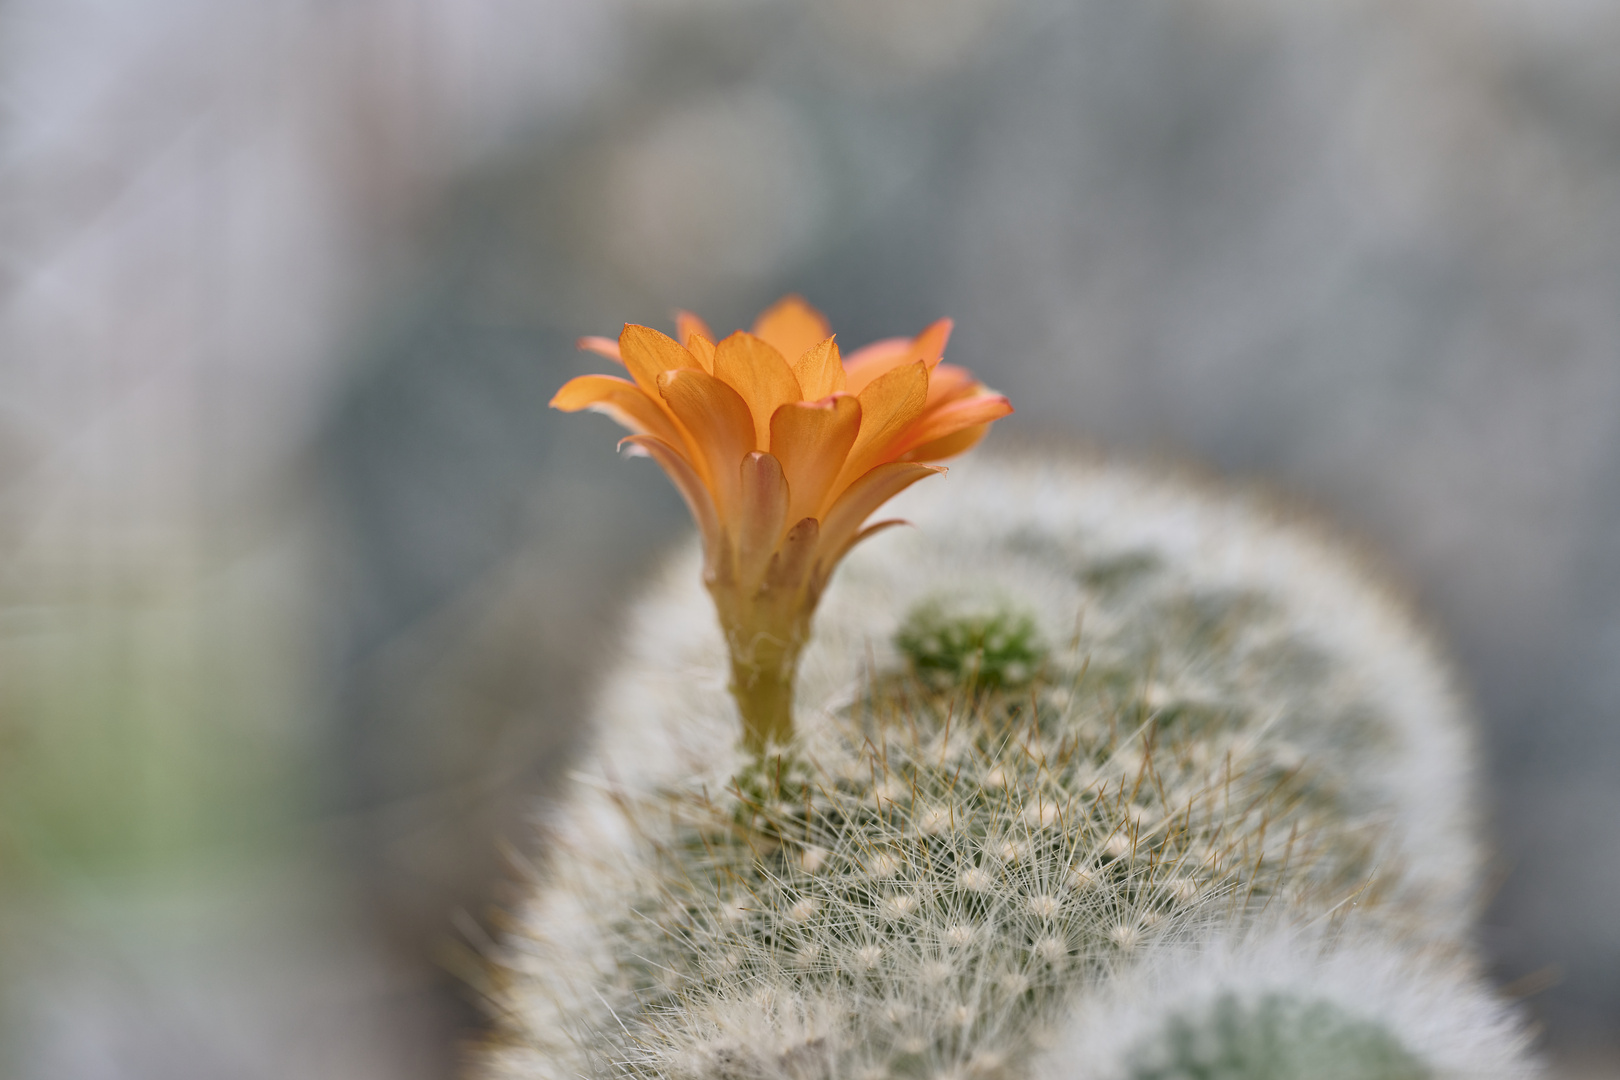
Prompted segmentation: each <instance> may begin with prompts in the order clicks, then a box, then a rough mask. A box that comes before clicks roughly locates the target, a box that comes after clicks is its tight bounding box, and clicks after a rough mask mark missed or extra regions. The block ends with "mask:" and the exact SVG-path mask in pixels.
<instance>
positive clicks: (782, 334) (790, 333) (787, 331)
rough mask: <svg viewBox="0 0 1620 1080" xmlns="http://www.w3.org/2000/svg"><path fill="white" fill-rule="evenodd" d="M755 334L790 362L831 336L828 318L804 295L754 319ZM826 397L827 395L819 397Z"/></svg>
mask: <svg viewBox="0 0 1620 1080" xmlns="http://www.w3.org/2000/svg"><path fill="white" fill-rule="evenodd" d="M754 335H755V336H756V337H761V338H764V339H765V340H766V341H768V342H770V343H771V347H772V348H774V349H775V350H776V351H777V352H779V353H781V354H782V355H783V356H785V357H787V358H788V359H790V360H791V359H793V358H794V357H797V356H801V355H803V353H804V351H805V350H806V349H809V348H811V347H812V346H814V345H816V344H817V343H818V342H821V341H825V340H826V339H827V338H828V337H831V336H832V329H831V328H830V327H828V325H827V317H826V316H825V315H823V314H822V313H821V312H819V311H817V310H816V309H815V308H813V307H811V306H810V305H809V304H807V303H805V302H804V297H802V296H791V295H790V296H784V297H782V299H780V300H778V301H777V302H776V303H774V304H772V305H771V306H770V307H768V308H766V309H765V311H764V313H763V314H761V315H760V317H759V318H757V319H755V320H754ZM820 396H825V395H820Z"/></svg>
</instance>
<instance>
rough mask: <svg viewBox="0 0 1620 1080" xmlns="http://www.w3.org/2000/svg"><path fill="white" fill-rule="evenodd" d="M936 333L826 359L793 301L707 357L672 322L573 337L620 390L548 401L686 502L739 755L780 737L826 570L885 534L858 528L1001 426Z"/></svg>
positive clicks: (811, 321)
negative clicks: (607, 367) (593, 415)
mask: <svg viewBox="0 0 1620 1080" xmlns="http://www.w3.org/2000/svg"><path fill="white" fill-rule="evenodd" d="M950 332H951V322H950V320H949V319H941V320H940V321H939V322H936V323H934V324H933V325H931V326H929V327H928V328H927V329H925V330H923V332H922V333H920V334H918V335H917V336H916V337H914V338H910V339H906V338H891V339H888V340H885V341H879V342H876V343H874V344H871V345H868V346H866V347H865V348H862V349H859V350H857V351H856V352H853V353H851V354H850V355H849V356H848V357H847V358H842V357H840V355H839V351H838V345H837V343H836V342H835V340H834V339H833V337H832V335H831V333H830V332H829V328H828V325H827V321H826V319H825V317H823V316H822V314H821V313H820V312H818V311H816V310H815V309H814V308H812V307H810V306H809V305H808V304H806V303H805V302H804V301H803V300H801V299H800V298H798V297H796V296H789V297H786V298H784V299H782V300H781V301H779V302H778V303H777V304H775V305H774V306H773V307H771V308H770V309H768V310H767V311H765V313H764V314H762V315H760V317H759V319H758V320H757V321H756V322H755V323H754V328H753V332H752V333H748V332H744V331H741V330H739V331H737V332H736V333H734V334H732V335H730V336H729V337H726V338H724V339H722V340H720V341H719V342H718V343H717V342H715V341H714V335H713V334H712V333H711V332H710V331H709V329H708V327H707V326H706V325H705V324H704V323H703V322H702V320H700V319H698V318H697V317H696V316H693V315H689V314H686V313H682V314H681V315H679V316H678V318H677V333H678V335H679V337H680V340H679V341H677V340H675V339H674V338H670V337H667V336H666V335H664V334H661V333H659V332H658V331H657V330H652V329H649V328H648V327H645V326H635V325H627V326H626V327H625V328H624V332H623V333H622V334H620V335H619V340H618V341H617V342H614V341H612V340H610V339H607V338H594V337H593V338H584V339H582V340H581V341H580V345H581V347H582V348H586V349H590V350H592V351H594V352H598V353H601V354H603V355H605V356H608V357H610V358H612V359H614V360H617V361H619V362H620V363H621V364H623V365H624V367H625V368H627V369H628V372H629V375H630V378H629V379H622V378H617V377H614V376H611V375H582V376H580V377H578V378H576V379H572V380H570V381H569V382H568V383H567V384H566V385H564V386H563V388H562V389H561V390H559V391H558V392H557V395H556V397H554V398H552V400H551V405H552V407H553V408H557V409H561V410H563V411H564V412H578V411H580V410H582V409H591V410H594V411H597V412H601V413H605V414H607V415H608V416H610V417H612V418H613V419H614V420H616V421H618V422H619V423H620V424H622V425H624V426H625V427H626V428H628V429H630V431H631V432H632V434H630V435H629V436H627V437H626V438H625V439H624V440H623V442H622V444H621V445H626V446H628V447H630V448H632V449H633V450H634V451H635V452H636V453H639V454H643V455H645V456H647V457H651V458H652V459H653V460H654V461H656V462H657V463H658V464H659V465H660V466H662V467H663V469H664V471H665V472H666V473H668V474H669V477H670V479H671V480H672V481H673V482H674V484H675V486H676V487H677V488H678V489H679V490H680V493H681V495H682V496H683V497H684V498H685V499H686V502H687V505H688V506H689V507H690V508H691V511H692V516H693V518H694V519H695V520H696V522H697V526H698V529H699V531H700V532H701V533H702V536H703V548H704V584H705V585H706V586H707V588H708V590H709V593H710V595H711V596H712V597H713V598H714V602H715V606H716V608H717V609H718V612H719V616H720V623H721V627H722V629H723V630H724V631H725V636H726V644H727V647H728V649H729V651H730V657H731V692H732V695H733V697H734V698H735V699H736V701H737V705H738V708H739V710H740V712H741V714H742V721H743V739H744V743H745V744H746V745H747V746H748V747H749V748H750V749H752V750H755V751H757V752H763V751H764V750H765V748H766V747H767V746H768V745H770V744H772V743H784V742H786V741H787V740H788V739H789V738H790V737H791V736H792V734H793V719H792V707H793V680H794V675H795V672H796V670H797V667H798V658H799V652H800V650H801V649H802V648H803V646H804V643H805V641H806V640H807V639H808V637H809V631H810V620H811V617H812V616H813V615H814V614H815V609H816V604H817V603H818V602H819V600H820V598H821V593H822V590H823V589H824V588H825V587H826V584H827V580H828V578H829V577H830V576H831V574H832V572H833V569H834V568H835V567H836V566H837V565H838V562H839V560H840V559H842V558H843V557H844V555H845V554H846V553H847V552H848V551H849V550H850V548H852V547H853V546H854V545H856V544H858V543H859V542H860V541H861V540H863V539H865V538H866V537H868V536H871V535H872V534H874V533H876V532H878V531H879V530H881V529H884V528H887V527H888V526H890V525H894V524H898V522H896V521H881V522H878V523H876V524H873V525H868V524H866V522H867V519H868V518H869V517H871V515H872V514H873V512H874V511H876V510H877V508H878V507H879V506H881V505H882V504H883V503H884V502H886V501H888V500H889V499H890V498H892V497H893V496H894V495H896V494H898V493H899V492H901V491H903V490H904V489H905V488H907V487H909V486H910V485H912V484H913V483H915V482H917V481H918V480H921V479H922V478H923V477H925V476H929V475H931V474H933V473H937V472H943V471H944V470H943V469H941V468H939V467H938V466H935V465H931V464H929V462H933V461H938V460H940V459H942V458H947V457H951V456H953V455H955V454H959V453H961V452H962V451H964V450H967V449H968V448H969V447H971V446H973V445H974V444H975V443H976V442H978V441H979V440H980V439H981V438H983V437H984V434H985V432H986V431H987V430H988V429H989V426H990V424H991V422H992V421H994V420H997V419H999V418H1001V417H1003V416H1006V415H1007V414H1008V413H1010V412H1012V406H1011V405H1010V404H1008V402H1007V399H1006V398H1005V397H1002V396H1001V395H1000V394H997V393H994V392H993V391H991V390H989V389H987V388H986V387H985V386H984V384H983V383H980V382H978V381H977V380H976V379H974V377H973V375H972V374H971V373H970V372H968V371H967V370H966V369H964V368H960V367H954V366H952V365H950V364H943V363H941V362H940V360H941V357H942V356H943V355H944V352H945V344H946V341H947V340H948V338H949V337H950Z"/></svg>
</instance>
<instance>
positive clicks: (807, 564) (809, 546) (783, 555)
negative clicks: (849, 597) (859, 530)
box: [763, 518, 821, 607]
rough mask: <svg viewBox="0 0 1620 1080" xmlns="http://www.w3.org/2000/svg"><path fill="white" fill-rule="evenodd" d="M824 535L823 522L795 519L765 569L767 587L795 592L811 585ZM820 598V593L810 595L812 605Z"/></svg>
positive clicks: (809, 600) (808, 598)
mask: <svg viewBox="0 0 1620 1080" xmlns="http://www.w3.org/2000/svg"><path fill="white" fill-rule="evenodd" d="M820 537H821V522H819V521H817V520H816V519H815V518H800V519H799V520H798V521H797V522H795V523H794V524H793V526H792V527H791V528H789V529H788V531H787V535H786V536H785V537H783V538H782V542H781V543H780V544H778V545H777V548H776V553H775V554H773V555H772V556H771V563H770V566H768V567H766V569H765V579H764V582H763V584H764V586H765V587H766V588H767V589H776V590H780V591H783V592H786V593H788V594H789V595H791V594H792V592H793V591H794V590H798V589H801V588H803V587H804V586H805V585H806V584H808V583H809V577H810V573H811V571H812V570H813V569H814V559H815V554H816V550H817V541H818V540H819V539H820ZM816 599H817V597H816V595H811V596H809V597H807V600H808V602H809V604H810V606H811V607H814V606H815V603H816Z"/></svg>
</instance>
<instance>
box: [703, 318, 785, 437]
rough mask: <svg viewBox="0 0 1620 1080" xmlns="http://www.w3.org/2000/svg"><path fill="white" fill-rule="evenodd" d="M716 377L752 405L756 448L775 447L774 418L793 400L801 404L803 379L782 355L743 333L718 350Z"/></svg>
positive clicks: (715, 349) (739, 333) (715, 365)
mask: <svg viewBox="0 0 1620 1080" xmlns="http://www.w3.org/2000/svg"><path fill="white" fill-rule="evenodd" d="M714 374H715V377H716V378H718V379H720V380H722V381H723V382H725V383H726V385H728V386H730V387H731V388H732V389H733V390H735V391H737V393H739V394H741V395H742V399H743V400H744V401H745V402H747V403H748V411H749V412H750V413H751V414H752V415H753V423H754V433H755V445H756V446H769V445H770V444H771V417H772V416H773V415H775V413H776V410H777V409H779V408H781V407H782V406H783V405H786V404H787V403H788V402H790V401H801V400H803V398H804V395H803V394H801V393H800V392H799V380H798V379H797V378H795V377H794V374H793V369H792V368H790V367H788V363H787V361H786V360H784V359H782V354H781V353H779V352H777V351H776V349H775V348H774V347H773V346H771V345H770V344H768V343H767V342H765V341H763V340H761V339H760V338H757V337H755V336H754V335H752V334H745V333H743V332H742V331H741V330H739V331H737V332H736V333H735V334H732V335H731V336H730V337H728V338H726V339H725V340H724V341H722V342H721V343H720V344H718V345H716V346H715V347H714Z"/></svg>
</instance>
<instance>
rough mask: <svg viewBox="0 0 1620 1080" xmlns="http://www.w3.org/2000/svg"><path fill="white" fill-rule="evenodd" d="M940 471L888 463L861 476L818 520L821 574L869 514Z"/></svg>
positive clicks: (908, 463) (828, 569)
mask: <svg viewBox="0 0 1620 1080" xmlns="http://www.w3.org/2000/svg"><path fill="white" fill-rule="evenodd" d="M944 471H945V470H944V469H943V468H941V467H940V466H938V465H921V464H918V463H916V462H911V461H891V462H888V463H887V464H883V465H879V466H878V467H877V468H875V469H872V470H871V471H870V472H867V473H864V474H862V475H861V476H860V477H859V478H858V479H857V480H856V481H855V482H854V483H853V484H851V485H850V486H849V490H847V491H845V492H844V493H843V494H842V495H840V496H839V497H838V501H837V502H835V503H833V505H832V509H831V510H828V511H827V516H826V517H825V518H824V519H823V520H822V523H821V545H820V553H819V556H818V559H819V561H820V563H821V565H822V567H823V568H824V570H825V572H826V573H828V574H830V573H832V567H833V564H835V563H836V562H837V561H838V560H839V559H841V558H843V555H844V552H845V551H847V550H849V546H850V545H851V544H852V543H854V541H855V534H856V533H857V532H859V531H860V528H861V523H862V522H864V521H865V520H866V519H867V518H869V517H871V516H872V511H874V510H876V509H877V508H878V507H880V506H882V505H883V504H884V503H886V502H888V501H889V500H890V499H892V498H894V497H895V496H896V495H898V494H900V492H902V491H904V490H905V489H906V488H908V487H910V486H911V485H912V484H915V483H916V482H917V481H918V480H921V479H922V478H923V477H925V476H932V475H934V474H935V473H942V472H944Z"/></svg>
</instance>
